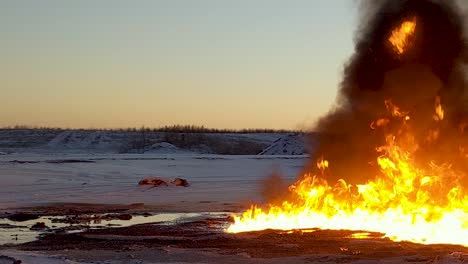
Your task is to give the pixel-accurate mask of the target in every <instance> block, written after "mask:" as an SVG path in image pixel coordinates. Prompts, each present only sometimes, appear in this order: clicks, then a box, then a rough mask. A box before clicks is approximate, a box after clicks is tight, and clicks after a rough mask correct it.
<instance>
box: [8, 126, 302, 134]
mask: <svg viewBox="0 0 468 264" xmlns="http://www.w3.org/2000/svg"><path fill="white" fill-rule="evenodd" d="M0 129H3V130H55V131H64V130H76V131H109V132H167V133H245V134H248V133H252V134H253V133H305V132H306V131H302V130H289V129H269V128H244V129H226V128H224V129H220V128H207V127H205V126H199V125H171V126H161V127H156V128H151V127H145V126H142V127H140V128H136V127H128V128H72V129H67V128H60V127H47V126H28V125H15V126H5V127H2V128H0Z"/></svg>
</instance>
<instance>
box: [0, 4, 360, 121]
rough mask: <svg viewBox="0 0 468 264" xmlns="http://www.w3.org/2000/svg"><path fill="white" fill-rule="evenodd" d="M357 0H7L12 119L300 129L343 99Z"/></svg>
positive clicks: (0, 19) (1, 115) (3, 18)
mask: <svg viewBox="0 0 468 264" xmlns="http://www.w3.org/2000/svg"><path fill="white" fill-rule="evenodd" d="M356 12H357V7H356V5H355V1H351V0H307V1H306V0H304V1H300V0H296V1H293V0H290V1H286V0H284V1H278V0H236V1H234V0H230V1H226V0H166V1H162V0H159V1H158V0H152V1H143V0H138V1H130V0H128V1H117V0H100V1H96V0H92V1H91V0H75V1H63V0H56V1H51V0H41V1H37V0H28V1H26V0H9V1H8V0H0V33H1V35H2V41H1V42H0V57H1V58H2V61H1V62H0V87H1V88H0V89H1V92H2V93H1V94H2V96H1V97H0V126H6V125H15V124H28V125H46V126H61V127H85V128H88V127H128V126H141V125H145V126H160V125H171V124H199V125H205V126H209V127H220V128H246V127H249V128H297V127H302V126H304V125H305V124H310V122H311V121H313V120H314V119H316V118H317V117H318V116H320V115H321V114H323V113H325V112H326V111H327V110H328V108H329V107H330V106H331V105H332V103H333V100H334V98H335V95H336V91H337V86H338V83H339V82H340V79H341V72H342V68H343V63H344V62H346V60H347V59H348V58H349V56H350V55H351V53H352V49H353V46H352V44H353V33H354V31H355V27H356V20H357V19H356Z"/></svg>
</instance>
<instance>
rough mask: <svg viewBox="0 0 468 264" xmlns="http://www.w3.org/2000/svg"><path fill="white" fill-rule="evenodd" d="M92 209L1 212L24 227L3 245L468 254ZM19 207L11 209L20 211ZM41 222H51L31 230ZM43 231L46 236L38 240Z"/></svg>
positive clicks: (3, 249) (213, 256)
mask: <svg viewBox="0 0 468 264" xmlns="http://www.w3.org/2000/svg"><path fill="white" fill-rule="evenodd" d="M82 209H83V208H82ZM60 210H64V209H57V208H56V209H52V208H48V209H47V210H44V209H43V210H36V211H34V212H31V211H29V212H28V213H30V214H37V215H40V214H41V213H46V212H54V211H55V212H59V211H60ZM83 210H84V209H83ZM88 211H89V212H90V213H88V214H83V213H79V214H65V215H63V214H62V215H59V214H58V213H57V214H56V215H53V216H44V215H43V216H40V217H39V218H37V219H32V220H28V221H23V222H17V221H12V220H8V219H5V218H4V219H1V220H0V221H1V222H0V230H1V231H2V232H1V235H0V237H1V239H2V241H3V242H7V240H9V239H11V237H10V236H11V235H13V234H14V233H17V234H21V235H18V236H17V237H18V240H15V241H11V240H9V242H7V243H8V244H6V245H5V244H4V245H2V246H0V255H2V254H3V255H4V256H8V257H11V256H17V257H21V258H23V259H27V258H31V255H30V254H37V252H39V253H40V254H42V255H40V256H49V257H50V258H54V256H55V257H56V256H60V257H59V259H54V261H60V259H62V260H63V259H66V260H67V261H75V262H56V263H91V262H92V263H160V262H164V263H238V262H239V261H241V262H243V263H287V262H290V263H467V262H468V248H465V247H462V246H455V245H420V244H414V243H408V242H392V241H390V240H389V239H387V238H384V235H383V234H379V233H369V232H365V231H344V230H338V231H337V230H314V229H311V230H295V231H278V230H266V231H261V232H249V233H240V234H228V233H226V232H225V231H224V230H225V229H226V228H227V226H228V225H229V224H230V221H231V217H230V214H229V213H188V214H184V213H154V212H152V213H150V212H148V211H146V210H140V211H138V210H135V209H128V210H127V211H124V209H122V208H120V210H119V212H115V208H114V210H113V211H112V210H109V211H105V210H104V211H103V209H96V208H91V209H88ZM13 215H14V214H11V213H10V214H6V215H5V214H4V215H3V217H5V216H7V217H10V218H14V217H12V216H13ZM129 216H131V218H130V219H128V218H129ZM119 218H122V219H119ZM37 222H43V223H44V224H45V225H46V226H47V227H46V228H43V229H42V228H41V229H40V230H31V227H32V226H33V225H34V224H35V223H37ZM454 235H456V234H454ZM35 236H38V240H33V239H34V237H35ZM25 253H27V254H26V255H24V254H25ZM28 254H29V255H28ZM33 259H34V258H33ZM35 259H36V260H37V259H38V256H36V258H35ZM49 260H50V261H52V259H49ZM0 261H2V259H1V258H0ZM5 261H9V260H5ZM0 263H2V262H0ZM3 263H8V262H3ZM11 263H12V262H11ZM24 263H26V262H24ZM29 263H34V262H29ZM38 263H47V261H46V262H38ZM50 263H55V262H50Z"/></svg>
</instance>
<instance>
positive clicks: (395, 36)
mask: <svg viewBox="0 0 468 264" xmlns="http://www.w3.org/2000/svg"><path fill="white" fill-rule="evenodd" d="M415 30H416V18H413V19H411V20H407V21H405V22H403V23H402V24H401V25H400V26H399V27H398V28H396V29H394V30H393V31H392V34H391V35H390V38H389V39H388V41H389V42H390V43H391V44H392V46H393V48H394V49H395V51H396V52H397V53H398V54H399V55H401V54H403V53H404V52H405V51H406V49H407V47H408V45H409V44H410V42H409V38H410V37H411V36H412V35H413V34H414V31H415Z"/></svg>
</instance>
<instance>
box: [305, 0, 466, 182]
mask: <svg viewBox="0 0 468 264" xmlns="http://www.w3.org/2000/svg"><path fill="white" fill-rule="evenodd" d="M359 10H360V16H361V17H360V26H359V28H358V29H357V32H356V36H355V38H356V39H355V47H354V54H353V55H352V57H351V58H350V60H349V62H348V63H347V64H346V65H345V68H344V72H343V80H342V83H341V87H340V90H339V94H338V98H337V101H336V106H335V107H334V108H333V109H332V110H331V111H330V112H329V113H328V114H327V115H326V116H324V117H323V118H321V119H320V120H319V121H318V122H317V124H316V128H315V130H316V131H318V132H320V133H319V134H320V136H319V137H320V138H319V140H318V142H319V146H318V148H317V149H316V151H315V154H314V155H313V157H311V162H310V164H309V166H308V167H307V168H306V172H313V171H314V170H315V162H316V160H317V159H319V158H320V157H321V156H323V157H324V158H326V159H327V160H329V161H330V164H331V166H330V170H331V173H330V175H333V176H331V177H332V179H328V180H329V182H333V181H335V180H337V179H341V178H342V179H345V180H346V181H348V182H351V183H364V182H365V181H366V180H368V179H370V178H373V176H375V175H376V174H377V171H378V167H377V166H376V164H375V158H376V156H377V155H376V151H375V148H376V147H377V146H381V145H383V144H384V143H385V139H384V134H385V133H384V131H382V130H371V129H370V127H369V125H370V124H371V123H372V122H373V121H375V120H376V119H378V118H379V117H381V116H382V115H384V114H385V113H386V109H385V105H384V101H385V100H386V99H391V100H392V102H394V103H395V104H396V105H399V106H400V107H401V108H402V109H405V110H408V111H410V113H411V117H412V119H414V120H416V121H415V122H417V123H415V124H414V133H415V136H416V137H417V138H421V139H422V138H425V137H426V135H427V133H428V131H429V130H430V129H431V126H433V120H432V115H431V113H433V109H434V98H435V97H436V96H440V97H441V100H442V103H443V105H444V108H445V112H446V117H445V120H444V124H443V127H441V136H440V139H439V140H437V142H436V143H434V142H432V143H430V144H429V143H425V142H422V141H421V142H419V143H420V149H419V150H418V152H417V154H418V156H417V158H418V159H419V160H420V161H421V162H422V163H428V162H429V161H432V160H434V161H438V162H439V161H440V162H445V161H446V159H447V157H450V159H451V160H450V161H451V162H452V163H454V165H455V167H457V168H458V169H460V170H463V171H467V172H468V167H467V165H465V164H468V162H467V160H466V159H465V158H462V157H460V155H455V154H458V153H459V148H460V146H461V145H464V144H462V143H463V142H462V141H463V140H466V139H464V137H463V136H462V135H460V133H461V132H460V129H459V127H460V125H461V124H462V123H463V122H466V121H468V100H467V87H468V86H467V82H466V80H465V74H464V72H465V70H466V63H467V62H468V56H467V55H468V49H467V43H466V40H465V31H464V26H465V20H464V16H463V14H462V12H461V11H460V10H462V8H461V6H460V5H459V3H457V2H456V1H452V0H439V1H436V0H433V1H430V0H368V1H360V2H359ZM413 17H416V18H417V27H416V32H415V35H414V39H413V45H412V47H411V48H410V49H409V50H408V51H407V52H406V53H405V54H404V55H402V56H398V55H396V53H395V51H394V50H393V49H392V47H391V46H390V44H389V42H388V37H389V34H390V32H391V31H392V30H393V29H395V28H396V27H398V26H399V25H401V23H402V22H403V21H405V20H407V19H410V18H413ZM467 150H468V145H467ZM454 153H455V154H454Z"/></svg>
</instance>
